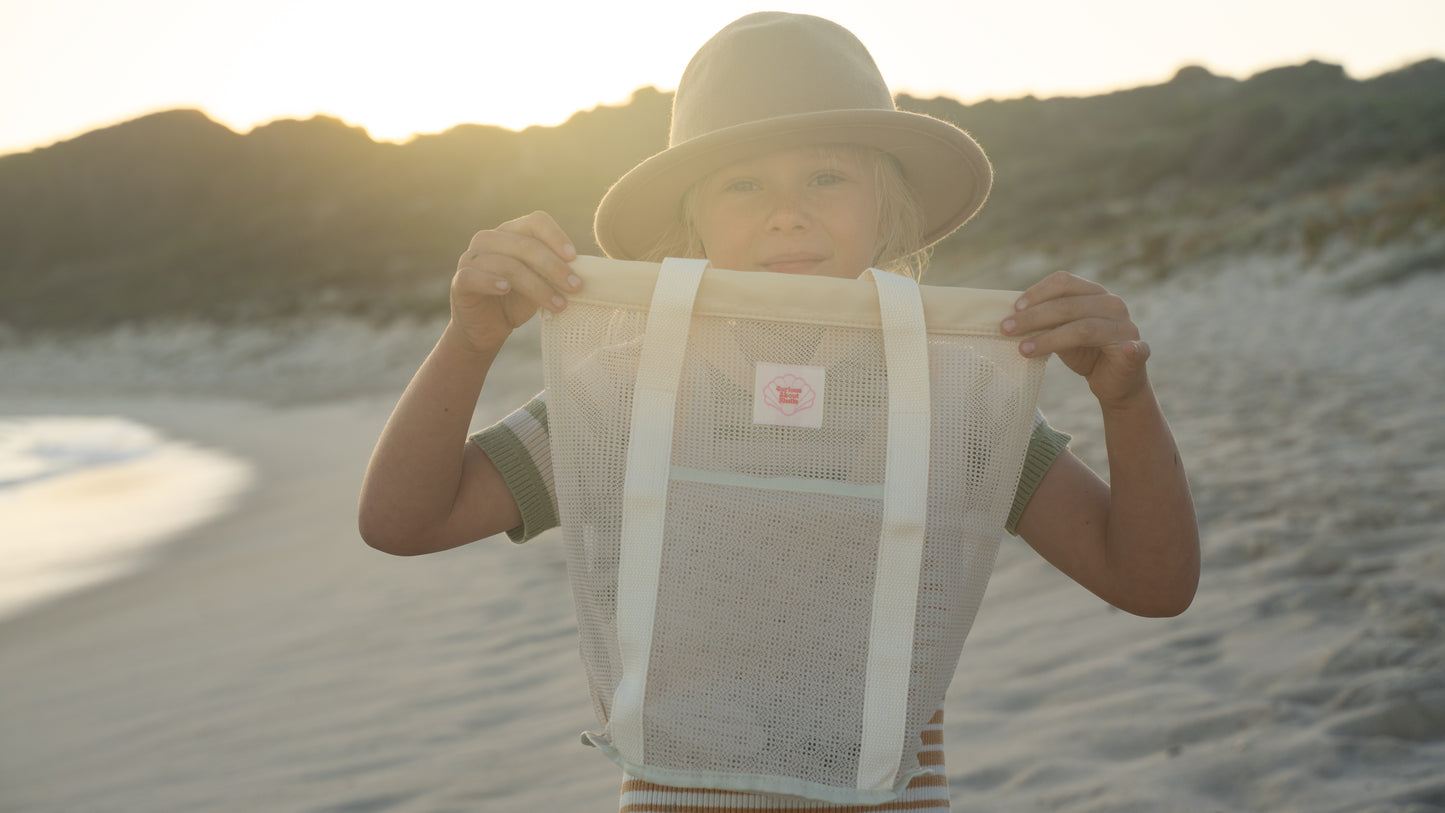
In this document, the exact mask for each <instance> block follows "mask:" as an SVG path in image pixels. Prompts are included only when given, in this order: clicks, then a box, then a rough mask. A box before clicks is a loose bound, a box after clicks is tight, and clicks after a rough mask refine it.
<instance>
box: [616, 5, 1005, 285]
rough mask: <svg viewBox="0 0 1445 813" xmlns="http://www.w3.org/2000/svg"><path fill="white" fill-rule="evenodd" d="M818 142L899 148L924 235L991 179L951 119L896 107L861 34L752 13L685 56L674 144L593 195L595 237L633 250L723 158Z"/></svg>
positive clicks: (815, 20) (972, 203)
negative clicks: (689, 57) (917, 202)
mask: <svg viewBox="0 0 1445 813" xmlns="http://www.w3.org/2000/svg"><path fill="white" fill-rule="evenodd" d="M813 144H852V145H860V146H865V147H873V148H876V149H879V150H882V151H883V152H885V153H887V154H889V155H891V156H893V158H894V159H896V160H897V161H898V163H899V165H900V167H901V168H902V170H903V177H904V179H905V180H906V181H907V182H908V184H909V185H910V186H911V187H912V188H913V189H914V191H915V192H916V193H917V195H918V198H919V200H920V202H921V203H922V208H923V215H924V217H923V220H924V226H923V242H924V245H932V244H933V243H935V242H937V241H939V240H941V239H943V238H944V237H946V236H948V235H949V234H950V233H951V232H953V230H955V229H957V228H958V227H959V226H961V225H963V223H964V222H965V221H967V220H968V219H969V218H970V217H972V216H973V215H974V213H975V212H977V211H978V210H979V208H981V207H982V206H983V202H984V200H985V199H986V198H987V197H988V190H989V187H990V186H991V185H992V183H993V169H992V167H991V166H990V165H989V162H988V158H987V156H985V155H984V152H983V149H982V148H980V147H979V145H978V143H977V142H975V141H974V140H973V139H972V138H971V137H969V135H968V134H967V133H965V132H964V131H963V130H960V129H959V128H958V127H955V126H954V125H952V124H950V123H948V122H945V121H942V120H940V119H935V118H932V117H930V116H924V115H921V114H918V113H907V112H904V111H901V110H899V109H898V108H897V107H896V106H895V105H894V103H893V96H892V94H890V93H889V92H888V86H887V85H886V84H885V83H884V81H883V75H882V73H880V72H879V70H878V66H877V65H876V64H875V63H874V62H873V57H872V56H870V55H869V53H868V50H867V49H866V48H865V47H863V43H861V42H859V41H858V38H857V37H855V36H853V34H852V33H851V32H850V31H848V30H847V29H846V28H843V27H842V26H840V25H838V24H837V23H834V22H831V21H829V20H825V19H822V18H821V17H813V16H810V15H805V14H786V13H782V12H760V13H757V14H749V15H747V16H746V17H743V18H741V19H739V20H737V21H735V22H733V23H731V24H730V25H728V26H727V27H725V28H723V29H722V30H721V31H719V32H718V33H717V34H715V35H714V36H713V38H712V39H710V40H708V41H707V43H705V44H704V45H703V46H702V47H701V48H699V49H698V51H697V53H696V54H695V55H694V56H693V58H692V61H691V62H690V63H688V66H687V69H686V70H685V71H684V72H683V74H682V79H681V80H680V81H679V82H678V86H677V93H676V94H675V95H674V97H673V104H672V129H671V132H670V134H669V137H668V148H667V149H666V150H663V151H662V152H660V153H657V154H656V155H654V156H652V157H651V158H648V159H646V160H644V161H643V162H642V163H640V164H638V165H637V166H635V167H633V168H632V170H631V171H630V172H628V173H627V174H626V175H624V176H622V178H621V179H620V180H618V181H617V183H615V184H613V186H612V188H611V189H609V190H608V191H607V194H606V195H604V196H603V198H602V202H601V203H600V204H598V206H597V215H596V221H595V223H594V231H595V234H596V238H597V244H598V245H599V246H600V247H601V248H602V250H603V251H604V252H606V253H607V255H608V256H610V257H616V258H619V259H626V260H636V259H641V258H643V257H644V256H646V255H647V254H648V253H649V252H651V251H652V250H653V248H654V247H656V246H657V244H658V242H659V240H660V239H661V238H662V236H663V235H664V234H665V233H666V232H667V231H668V230H669V229H670V228H671V227H672V226H673V225H674V224H676V223H677V221H678V218H679V217H681V216H682V212H681V207H682V199H683V196H684V194H686V192H687V190H688V188H689V187H691V186H692V185H693V184H695V183H696V182H698V181H699V180H701V179H703V178H705V177H707V176H708V175H710V174H711V173H713V172H715V171H716V170H719V169H722V168H723V167H725V166H727V165H729V164H732V163H735V162H737V161H741V160H744V159H747V158H749V157H753V156H756V155H759V154H762V153H766V152H769V151H772V150H776V149H782V148H787V147H798V146H806V145H813Z"/></svg>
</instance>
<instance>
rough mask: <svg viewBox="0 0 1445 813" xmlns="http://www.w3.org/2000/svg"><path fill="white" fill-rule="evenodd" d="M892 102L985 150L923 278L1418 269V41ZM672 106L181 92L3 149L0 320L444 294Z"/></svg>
mask: <svg viewBox="0 0 1445 813" xmlns="http://www.w3.org/2000/svg"><path fill="white" fill-rule="evenodd" d="M899 103H900V106H902V107H903V108H905V109H909V110H915V111H919V112H925V113H928V114H930V115H934V116H938V117H940V118H943V119H947V120H949V121H952V122H955V123H957V124H959V125H960V126H962V127H964V128H965V129H967V130H968V131H970V132H971V133H973V134H974V135H975V137H977V138H978V139H979V141H980V142H981V143H982V144H983V145H984V147H985V149H987V150H988V152H989V155H990V157H991V158H992V160H993V162H994V165H995V169H996V172H997V181H996V184H995V187H994V192H993V194H992V196H991V198H990V201H989V204H988V206H987V207H986V208H985V209H984V211H983V213H982V214H981V215H980V216H979V217H978V218H977V219H976V220H975V221H974V222H973V223H971V224H969V225H968V226H966V227H965V228H964V229H962V230H961V231H960V232H958V233H957V234H955V235H954V236H953V237H952V238H950V239H949V240H948V241H945V243H944V244H942V245H941V246H940V248H939V250H938V252H937V254H936V262H935V269H936V270H935V272H934V275H933V276H931V277H930V279H931V280H932V281H936V282H966V281H968V280H969V279H970V278H971V277H973V276H974V275H975V274H978V273H981V272H986V271H988V270H989V269H992V268H995V267H1005V266H1019V265H1020V264H1023V265H1024V266H1028V270H1030V271H1032V270H1033V266H1032V265H1030V264H1036V265H1038V266H1039V268H1040V269H1044V268H1045V267H1047V266H1048V265H1050V264H1059V265H1060V266H1064V265H1066V266H1068V267H1082V268H1084V269H1086V270H1087V271H1089V272H1090V273H1095V274H1099V275H1107V274H1109V273H1112V272H1113V271H1118V270H1123V269H1128V268H1140V267H1143V268H1145V269H1146V270H1148V271H1149V273H1152V274H1163V273H1172V272H1174V271H1175V270H1176V269H1178V268H1180V267H1182V266H1184V265H1187V264H1188V263H1189V262H1191V261H1194V260H1197V259H1200V258H1205V257H1209V256H1213V255H1219V254H1227V253H1229V252H1234V251H1258V250H1269V251H1296V250H1303V251H1304V252H1305V253H1306V255H1312V253H1314V252H1318V251H1319V250H1321V248H1322V247H1323V246H1325V245H1328V244H1332V242H1334V243H1338V242H1339V241H1340V240H1342V239H1343V240H1346V241H1352V244H1358V245H1361V246H1368V245H1378V244H1380V243H1382V242H1387V241H1392V240H1402V241H1407V242H1411V244H1412V245H1416V244H1418V245H1420V246H1424V248H1421V249H1418V250H1415V253H1414V254H1413V255H1411V257H1413V259H1410V260H1409V263H1410V264H1411V268H1417V269H1418V268H1425V267H1429V266H1430V265H1431V263H1432V262H1434V260H1433V259H1432V258H1433V257H1434V256H1435V255H1434V253H1432V252H1437V250H1436V249H1435V248H1432V246H1435V245H1436V244H1437V243H1439V241H1438V240H1435V236H1437V235H1439V234H1441V233H1442V232H1445V202H1442V200H1441V198H1442V196H1441V195H1440V194H1439V190H1440V189H1441V188H1445V62H1441V61H1440V60H1428V61H1425V62H1421V63H1418V64H1416V65H1413V66H1410V67H1409V68H1406V69H1403V70H1400V71H1396V72H1394V73H1390V74H1386V75H1384V76H1380V77H1376V78H1374V79H1370V80H1367V81H1358V80H1355V79H1352V78H1350V77H1348V76H1346V75H1345V74H1344V72H1343V71H1342V70H1340V68H1339V67H1338V66H1334V65H1326V64H1323V63H1318V62H1311V63H1309V64H1306V65H1301V66H1297V67H1289V68H1280V69H1276V70H1271V71H1267V72H1264V73H1261V74H1259V75H1257V76H1254V77H1252V78H1250V79H1248V80H1245V81H1239V80H1234V79H1228V78H1222V77H1218V76H1214V75H1212V74H1210V73H1209V72H1208V71H1206V70H1204V69H1202V68H1186V69H1184V70H1181V71H1180V72H1179V73H1178V75H1177V76H1175V77H1174V79H1173V80H1172V81H1170V82H1168V83H1165V84H1162V85H1157V86H1151V87H1142V88H1137V89H1133V90H1127V91H1121V92H1117V93H1111V94H1107V95H1103V96H1096V97H1089V98H1058V99H1035V98H1023V99H1014V100H1008V101H987V102H981V103H978V104H973V105H963V104H959V103H958V102H956V101H954V100H951V99H947V98H935V99H918V98H913V97H909V96H903V97H900V99H899ZM670 104H671V97H670V96H669V95H668V94H664V93H660V92H658V91H656V90H655V89H652V88H646V89H643V90H639V91H638V92H637V93H636V94H634V95H633V97H632V99H631V100H630V101H629V102H628V103H627V104H625V105H621V106H617V107H598V108H596V109H593V110H589V111H585V112H580V113H577V114H576V115H574V116H573V117H572V118H571V119H569V120H568V121H567V122H566V123H564V124H562V125H560V126H557V127H534V128H530V129H528V130H525V131H522V132H514V131H510V130H504V129H500V128H496V127H485V126H479V125H463V126H459V127H456V128H453V129H451V130H448V131H446V132H444V133H440V134H436V135H428V136H422V137H418V138H416V139H414V140H412V141H410V142H409V143H407V144H404V145H396V144H385V143H377V142H375V141H373V140H372V139H371V138H370V137H369V136H368V135H367V134H366V132H365V131H363V130H361V129H359V128H355V127H350V126H347V125H346V124H344V123H342V122H339V121H337V120H335V119H330V118H325V117H318V118H313V119H310V120H307V121H292V120H287V121H278V122H274V123H272V124H269V125H265V126H262V127H258V128H256V129H255V130H253V131H252V132H250V133H248V134H245V135H240V134H237V133H234V132H232V131H230V130H228V129H227V128H225V127H223V126H221V125H219V124H216V123H214V122H212V121H210V120H209V119H207V118H206V117H205V116H204V115H203V114H201V113H199V112H197V111H187V110H178V111H171V112H166V113H159V114H155V115H151V116H146V117H143V118H139V119H136V120H133V121H130V122H127V123H124V124H120V125H117V126H114V127H109V128H106V129H103V130H98V131H95V132H92V133H88V134H86V135H83V136H81V137H78V138H75V139H72V140H70V141H66V142H62V143H59V144H55V145H53V146H50V147H47V148H44V149H39V150H34V151H31V152H27V153H20V154H14V155H8V156H3V157H0V324H4V325H8V326H9V327H10V328H11V329H18V330H20V331H34V330H62V331H70V330H87V329H94V328H103V327H107V326H112V325H116V324H120V323H126V322H143V321H148V320H154V319H176V318H192V319H208V320H222V321H235V320H246V321H250V320H256V319H263V318H273V317H281V316H292V315H297V314H304V313H313V312H332V313H347V314H354V315H361V316H365V317H367V318H371V319H376V320H385V319H388V318H391V317H394V316H397V315H403V314H418V313H421V314H439V313H444V312H445V307H446V289H447V280H448V278H449V276H450V274H449V272H450V269H451V268H453V267H454V264H455V259H456V256H457V255H458V254H459V253H460V252H461V251H462V250H463V249H464V247H465V246H466V243H467V240H468V239H469V237H470V236H471V234H472V232H473V231H475V230H476V229H479V228H486V227H489V226H492V225H495V224H497V223H499V222H501V221H503V220H507V219H509V218H512V217H516V216H518V215H520V214H524V213H526V212H529V211H532V210H533V209H546V210H548V211H550V212H552V213H553V214H554V215H556V216H557V218H558V220H559V221H560V222H561V223H562V225H563V227H564V228H566V229H567V230H568V232H569V233H570V234H571V235H573V236H574V238H575V239H577V240H578V242H579V244H580V245H579V247H580V248H582V249H583V250H589V249H591V248H592V247H591V246H590V235H591V221H592V210H593V207H594V206H595V205H596V202H597V200H598V199H599V198H600V197H601V195H602V193H603V191H605V190H606V188H607V186H608V185H609V184H610V183H611V182H612V181H613V180H614V179H616V178H617V177H618V176H619V175H621V174H622V173H623V172H624V171H625V170H626V169H627V168H629V167H631V166H632V165H633V164H634V163H636V162H637V161H638V160H639V159H641V158H643V157H645V156H647V155H650V154H652V153H654V152H656V151H657V150H659V149H661V148H662V147H663V146H664V145H665V141H666V131H667V120H668V115H669V107H670ZM1432 240H1433V241H1434V242H1432ZM594 250H595V249H594ZM1422 252H1423V253H1422ZM1442 259H1445V258H1442ZM1438 264H1439V263H1437V265H1438ZM1396 272H1398V269H1396ZM1390 273H1395V272H1390ZM1390 273H1385V274H1383V275H1382V276H1384V277H1387V278H1388V277H1389V276H1390ZM1401 273H1403V272H1401Z"/></svg>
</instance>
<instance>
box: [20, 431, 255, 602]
mask: <svg viewBox="0 0 1445 813" xmlns="http://www.w3.org/2000/svg"><path fill="white" fill-rule="evenodd" d="M252 477H253V473H252V468H251V466H250V465H249V464H248V463H246V462H245V461H243V460H240V459H238V458H236V457H233V456H231V455H227V454H224V453H222V452H217V451H213V450H208V449H201V448H198V447H195V446H193V445H190V444H187V443H182V442H179V441H176V440H173V439H169V438H167V437H165V436H164V435H162V434H161V433H160V432H158V431H156V430H155V429H153V428H151V427H149V426H145V425H144V424H140V423H137V422H134V421H131V420H128V419H124V418H119V417H92V416H86V417H79V416H74V417H72V416H7V417H0V618H5V617H8V616H12V615H16V614H18V613H20V612H22V611H24V610H26V609H28V608H31V607H33V606H35V605H37V604H40V603H41V602H44V601H47V600H50V599H53V598H56V597H58V596H61V595H64V594H67V593H70V592H73V591H76V590H80V589H83V588H85V587H89V586H92V585H94V584H97V583H99V582H102V581H105V580H107V579H113V578H115V577H117V576H121V575H124V574H126V573H128V572H131V571H132V570H134V569H135V568H136V567H138V566H140V565H141V564H142V563H143V562H144V560H145V556H146V554H147V553H149V552H150V551H153V550H154V549H155V548H156V547H157V546H158V545H159V544H160V543H163V542H165V541H167V540H169V539H171V538H173V537H174V536H175V535H176V534H178V533H180V532H182V531H184V530H186V529H188V528H192V527H194V526H196V525H199V524H200V523H202V522H204V521H206V520H208V519H211V518H213V517H215V516H217V515H218V514H220V513H222V512H224V511H225V510H226V509H227V508H228V507H229V506H230V505H231V504H232V503H233V502H234V501H235V499H236V497H237V496H239V495H240V494H241V492H243V491H244V490H245V489H246V487H247V486H248V485H249V484H250V482H251V480H252Z"/></svg>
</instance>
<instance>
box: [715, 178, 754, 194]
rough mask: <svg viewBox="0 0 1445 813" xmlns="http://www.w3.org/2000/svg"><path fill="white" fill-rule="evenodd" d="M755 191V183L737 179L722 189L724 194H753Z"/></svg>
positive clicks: (745, 179)
mask: <svg viewBox="0 0 1445 813" xmlns="http://www.w3.org/2000/svg"><path fill="white" fill-rule="evenodd" d="M757 189H758V185H757V183H755V182H753V181H751V180H749V179H747V178H739V179H737V180H735V181H732V182H730V183H728V184H727V185H726V186H724V187H723V191H725V192H754V191H756V190H757Z"/></svg>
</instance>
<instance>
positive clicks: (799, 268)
mask: <svg viewBox="0 0 1445 813" xmlns="http://www.w3.org/2000/svg"><path fill="white" fill-rule="evenodd" d="M823 259H824V258H823V257H818V256H816V255H812V254H786V255H782V256H778V257H770V258H768V259H766V260H763V261H762V262H760V263H758V267H759V268H762V269H763V270H764V271H772V272H773V273H775V274H811V273H812V272H813V270H814V269H816V268H817V267H818V266H819V265H820V264H822V262H823Z"/></svg>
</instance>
